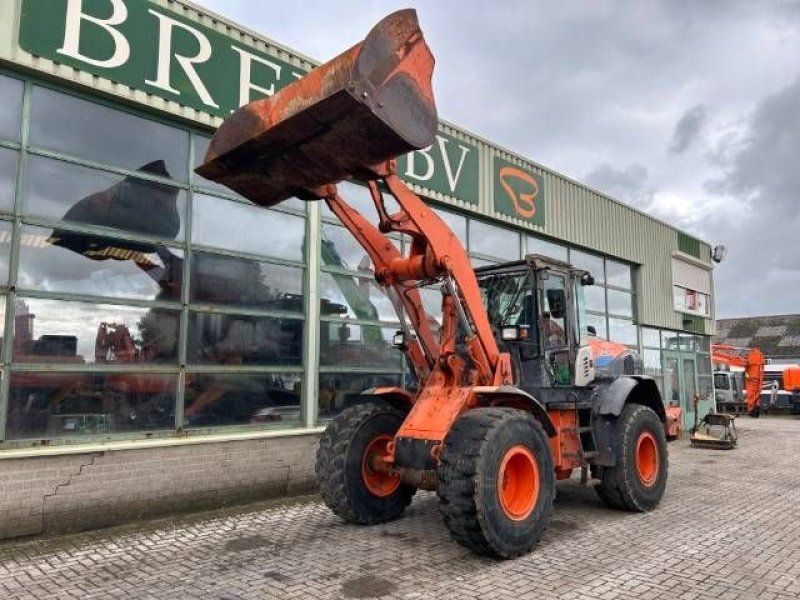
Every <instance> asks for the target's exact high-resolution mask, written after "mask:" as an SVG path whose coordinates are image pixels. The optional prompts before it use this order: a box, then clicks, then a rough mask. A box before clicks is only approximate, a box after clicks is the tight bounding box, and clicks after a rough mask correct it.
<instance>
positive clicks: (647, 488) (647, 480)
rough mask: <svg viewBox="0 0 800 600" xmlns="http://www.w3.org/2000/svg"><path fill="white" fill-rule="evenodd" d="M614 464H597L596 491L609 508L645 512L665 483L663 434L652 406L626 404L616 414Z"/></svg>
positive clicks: (665, 463)
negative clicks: (617, 426)
mask: <svg viewBox="0 0 800 600" xmlns="http://www.w3.org/2000/svg"><path fill="white" fill-rule="evenodd" d="M617 447H618V452H619V454H618V455H617V464H616V465H615V466H614V467H599V468H598V469H597V471H598V472H597V474H596V475H597V478H598V479H600V483H599V484H598V485H597V486H595V490H596V491H597V495H598V496H600V499H601V500H603V502H605V503H606V504H607V505H608V506H610V507H611V508H616V509H620V510H630V511H637V512H645V511H649V510H653V509H654V508H655V507H656V506H658V503H659V502H660V501H661V497H662V496H663V495H664V490H665V488H666V486H667V471H668V468H669V464H668V458H667V438H666V435H665V434H664V426H663V424H662V423H661V420H660V419H659V418H658V415H656V413H655V411H653V409H651V408H649V407H647V406H643V405H641V404H627V405H626V406H625V408H624V409H623V410H622V414H621V415H620V416H619V443H618V446H617Z"/></svg>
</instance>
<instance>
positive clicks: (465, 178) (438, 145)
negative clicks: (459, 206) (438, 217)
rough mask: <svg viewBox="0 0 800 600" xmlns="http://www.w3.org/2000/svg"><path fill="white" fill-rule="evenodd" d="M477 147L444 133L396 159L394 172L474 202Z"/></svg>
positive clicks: (476, 188) (455, 196)
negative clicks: (432, 141) (427, 145)
mask: <svg viewBox="0 0 800 600" xmlns="http://www.w3.org/2000/svg"><path fill="white" fill-rule="evenodd" d="M479 169H480V168H479V163H478V148H477V147H476V146H473V145H472V144H468V143H465V142H463V141H462V140H458V139H456V138H454V137H452V136H449V135H446V134H444V133H441V132H440V133H438V134H436V142H434V143H433V145H431V146H429V147H428V148H425V149H423V150H416V151H414V152H410V153H409V154H407V155H405V156H401V157H400V158H399V159H398V161H397V172H398V174H399V175H400V176H401V177H402V178H403V179H405V180H406V181H409V182H411V183H416V184H418V185H421V186H423V187H426V188H428V189H430V190H433V191H434V192H439V193H440V194H445V195H447V196H451V197H453V198H458V199H460V200H463V201H464V202H468V203H469V204H476V205H477V204H478V180H479Z"/></svg>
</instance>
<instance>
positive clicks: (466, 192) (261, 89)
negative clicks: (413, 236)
mask: <svg viewBox="0 0 800 600" xmlns="http://www.w3.org/2000/svg"><path fill="white" fill-rule="evenodd" d="M19 33H20V34H19V43H20V46H21V47H22V48H23V49H24V50H26V51H27V52H30V53H31V54H34V55H36V56H42V57H44V58H48V59H50V60H53V61H55V62H59V63H64V64H67V65H70V66H72V67H75V68H77V69H80V70H81V71H87V72H90V73H93V74H95V75H99V76H101V77H104V78H106V79H110V80H112V81H116V82H119V83H123V84H125V85H127V86H129V87H131V88H134V89H137V90H143V91H145V92H147V93H150V94H153V95H155V96H158V97H161V98H165V99H167V100H173V101H175V102H177V103H179V104H182V105H184V106H190V107H192V108H196V109H198V110H202V111H204V112H207V113H210V114H213V115H217V116H219V117H223V118H224V117H225V116H227V115H228V114H230V113H231V111H233V110H235V109H236V108H238V107H239V106H241V105H243V104H246V103H248V102H250V101H251V100H256V99H258V98H263V97H265V96H271V95H272V94H274V93H275V92H276V91H277V90H279V89H280V88H282V87H284V86H285V85H287V84H289V83H291V82H292V81H294V80H295V79H297V78H298V77H301V76H302V75H303V74H304V71H303V70H302V69H299V68H298V67H296V66H293V65H290V64H289V63H287V62H284V61H281V60H278V59H276V58H274V57H273V56H270V55H268V54H265V53H263V52H259V51H258V50H256V49H255V48H253V47H251V46H248V45H246V44H244V43H242V42H240V41H237V40H235V39H233V38H231V37H229V36H226V35H223V34H222V33H219V32H218V31H215V30H213V29H210V28H208V27H204V26H203V25H200V24H199V23H196V22H194V21H191V20H189V19H187V18H186V17H184V16H182V15H180V14H177V13H175V12H173V11H170V10H167V9H165V8H163V7H162V6H160V5H158V4H155V3H153V2H149V1H148V0H23V2H22V19H21V24H20V32H19ZM398 170H399V174H400V175H401V176H402V177H403V179H405V180H406V181H409V182H412V183H416V184H419V185H421V186H423V187H425V188H428V189H430V190H433V191H434V192H439V193H441V194H445V195H447V196H450V197H455V198H458V199H460V200H463V201H464V202H467V203H470V204H477V203H478V189H479V185H478V180H479V175H478V173H479V161H478V148H477V146H475V145H472V144H468V143H465V142H463V141H461V140H458V139H456V138H454V137H452V136H449V135H446V134H443V133H440V134H439V135H437V137H436V142H435V143H434V144H433V145H432V146H430V147H429V148H425V149H423V150H418V151H416V152H412V153H411V154H409V155H407V156H403V157H400V159H399V164H398Z"/></svg>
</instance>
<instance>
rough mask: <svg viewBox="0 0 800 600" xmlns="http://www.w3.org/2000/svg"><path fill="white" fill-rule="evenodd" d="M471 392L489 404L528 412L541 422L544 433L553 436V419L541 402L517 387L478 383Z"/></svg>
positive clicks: (554, 432) (554, 431)
mask: <svg viewBox="0 0 800 600" xmlns="http://www.w3.org/2000/svg"><path fill="white" fill-rule="evenodd" d="M472 393H473V394H475V395H476V396H480V397H481V398H482V399H483V400H484V401H486V402H487V403H488V404H489V405H490V406H507V407H510V408H519V409H521V410H524V411H526V412H529V413H531V414H532V415H533V416H534V417H536V420H537V421H539V422H540V423H541V424H542V427H543V428H544V431H545V433H547V435H548V436H549V437H553V436H554V435H555V434H556V428H555V426H554V425H553V421H551V420H550V415H548V414H547V410H545V408H544V406H542V403H541V402H539V401H538V400H537V399H536V398H534V397H533V396H531V395H530V394H529V393H528V392H526V391H524V390H521V389H519V388H518V387H514V386H513V385H480V386H475V387H474V388H472Z"/></svg>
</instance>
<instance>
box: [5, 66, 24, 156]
mask: <svg viewBox="0 0 800 600" xmlns="http://www.w3.org/2000/svg"><path fill="white" fill-rule="evenodd" d="M22 87H23V84H22V82H21V81H20V80H19V79H14V78H12V77H6V76H4V75H0V98H2V99H3V101H2V102H0V138H4V139H7V140H14V141H17V140H19V131H20V122H21V121H22Z"/></svg>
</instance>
